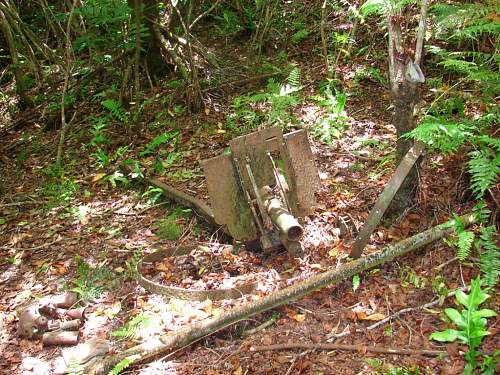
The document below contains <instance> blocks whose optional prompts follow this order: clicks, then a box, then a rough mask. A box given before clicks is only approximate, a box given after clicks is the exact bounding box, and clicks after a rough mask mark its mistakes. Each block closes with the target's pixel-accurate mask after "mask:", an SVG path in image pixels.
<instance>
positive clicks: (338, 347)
mask: <svg viewBox="0 0 500 375" xmlns="http://www.w3.org/2000/svg"><path fill="white" fill-rule="evenodd" d="M291 349H310V350H345V351H351V352H358V351H359V352H373V353H383V354H400V355H424V356H429V357H435V356H439V355H446V352H445V351H441V350H423V349H402V348H385V347H381V346H368V345H343V344H302V343H294V344H276V345H268V346H253V347H251V348H250V351H252V352H258V351H267V350H291Z"/></svg>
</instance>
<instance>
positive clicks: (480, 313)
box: [472, 309, 497, 319]
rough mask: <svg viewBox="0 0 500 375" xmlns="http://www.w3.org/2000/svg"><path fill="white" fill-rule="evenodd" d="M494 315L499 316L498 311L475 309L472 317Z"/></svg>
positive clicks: (489, 316)
mask: <svg viewBox="0 0 500 375" xmlns="http://www.w3.org/2000/svg"><path fill="white" fill-rule="evenodd" d="M493 316H497V313H496V312H495V311H493V310H491V309H482V310H479V311H474V312H473V313H472V319H477V318H491V317H493Z"/></svg>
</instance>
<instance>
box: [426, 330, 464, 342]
mask: <svg viewBox="0 0 500 375" xmlns="http://www.w3.org/2000/svg"><path fill="white" fill-rule="evenodd" d="M459 337H460V331H457V330H456V329H447V330H445V331H441V332H434V333H433V334H431V335H430V336H429V339H431V340H436V341H441V342H452V341H455V340H457V339H458V338H459Z"/></svg>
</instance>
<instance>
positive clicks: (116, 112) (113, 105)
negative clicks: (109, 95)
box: [101, 99, 128, 123]
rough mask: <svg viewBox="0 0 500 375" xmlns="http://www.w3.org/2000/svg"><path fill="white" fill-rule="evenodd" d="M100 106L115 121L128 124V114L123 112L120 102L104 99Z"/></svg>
mask: <svg viewBox="0 0 500 375" xmlns="http://www.w3.org/2000/svg"><path fill="white" fill-rule="evenodd" d="M101 104H102V106H103V107H104V108H106V109H107V110H108V111H109V112H111V115H112V116H113V117H114V118H116V119H117V120H120V121H121V122H124V123H125V122H128V114H127V113H126V112H125V109H124V108H123V106H122V105H121V104H120V102H118V101H117V100H114V99H106V100H103V101H102V102H101Z"/></svg>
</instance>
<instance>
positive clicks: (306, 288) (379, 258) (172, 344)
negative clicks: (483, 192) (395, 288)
mask: <svg viewBox="0 0 500 375" xmlns="http://www.w3.org/2000/svg"><path fill="white" fill-rule="evenodd" d="M460 220H461V221H462V222H463V223H464V225H465V226H469V225H471V224H472V223H474V221H475V216H474V215H472V214H469V215H465V216H463V217H461V218H460ZM454 224H455V220H450V221H449V222H446V223H443V224H440V225H438V226H436V227H434V228H431V229H428V230H426V231H425V232H422V233H419V234H417V235H415V236H413V237H410V238H407V239H405V240H403V241H400V242H398V243H396V244H394V245H389V246H387V247H386V248H384V249H383V250H382V251H380V252H377V253H372V254H369V255H367V256H365V257H362V258H359V259H356V260H354V261H352V262H349V263H347V264H344V265H341V266H340V267H338V268H337V269H333V270H330V271H327V272H324V273H321V274H317V275H314V276H312V277H310V278H309V279H307V280H305V281H302V282H299V283H298V284H295V285H291V286H289V287H286V288H284V289H281V290H278V291H276V292H274V293H271V294H269V295H267V296H265V297H263V298H261V299H259V300H256V301H249V302H247V303H245V304H243V305H241V306H239V307H236V308H233V309H231V310H229V311H227V312H225V313H223V314H222V315H220V316H216V317H214V318H212V319H209V320H207V321H205V322H200V323H196V324H193V325H191V326H188V327H185V328H183V329H180V330H178V331H175V332H172V333H169V334H166V335H163V336H161V337H159V338H151V339H149V340H147V341H145V342H144V343H142V344H139V345H137V346H134V347H132V348H130V349H127V350H125V351H123V352H121V353H118V354H116V355H113V356H111V357H109V358H105V359H104V360H102V361H100V362H98V363H96V364H95V365H94V364H93V365H92V366H87V367H86V368H85V371H86V373H88V374H103V373H106V372H107V371H108V370H109V369H111V368H112V367H113V366H115V365H116V364H117V363H119V362H120V361H121V360H123V359H125V358H127V357H131V356H138V357H137V359H136V360H134V362H137V361H145V360H147V359H150V358H152V357H154V356H156V355H158V354H161V353H165V352H167V351H169V350H171V349H175V348H179V347H183V346H186V345H189V344H191V343H192V342H194V341H196V340H198V339H200V338H202V337H204V336H207V335H210V334H212V333H214V332H216V331H218V330H220V329H222V328H225V327H228V326H230V325H232V324H234V323H236V322H239V321H242V320H245V319H248V318H249V317H251V316H254V315H256V314H259V313H262V312H264V311H267V310H270V309H273V308H275V307H278V306H282V305H285V304H287V303H290V302H291V301H294V300H297V299H299V298H302V297H304V296H306V295H308V294H310V293H312V292H314V291H317V290H319V289H321V288H324V287H326V286H330V285H333V284H337V283H339V282H341V281H343V280H346V279H347V278H349V277H351V276H353V275H355V274H358V273H360V272H362V271H365V270H367V269H370V268H373V267H375V266H377V265H379V264H382V263H384V262H387V261H390V260H392V259H394V258H396V257H398V256H401V255H404V254H407V253H409V252H411V251H413V250H415V249H419V248H421V247H423V246H425V245H428V244H430V243H432V242H433V241H436V240H438V239H440V238H443V237H444V236H446V235H448V234H449V233H451V232H453V230H454Z"/></svg>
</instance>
